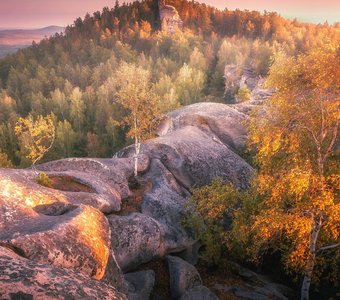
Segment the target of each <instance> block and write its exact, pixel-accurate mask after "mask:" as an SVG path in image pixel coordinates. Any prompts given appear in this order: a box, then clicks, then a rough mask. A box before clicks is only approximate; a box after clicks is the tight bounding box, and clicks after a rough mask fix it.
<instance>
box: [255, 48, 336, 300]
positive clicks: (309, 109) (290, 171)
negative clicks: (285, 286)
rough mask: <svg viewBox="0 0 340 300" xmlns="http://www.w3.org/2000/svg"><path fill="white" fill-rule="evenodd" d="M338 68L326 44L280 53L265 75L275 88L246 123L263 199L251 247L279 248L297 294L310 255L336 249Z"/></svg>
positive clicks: (310, 267)
mask: <svg viewBox="0 0 340 300" xmlns="http://www.w3.org/2000/svg"><path fill="white" fill-rule="evenodd" d="M339 70H340V57H339V52H338V51H337V49H336V48H334V47H332V46H325V47H321V48H318V49H315V50H312V51H311V52H310V53H308V54H307V55H300V56H298V57H297V58H287V57H285V56H284V55H282V54H280V55H279V56H277V57H276V60H275V63H274V65H273V66H272V67H271V69H270V75H269V78H268V81H267V83H268V85H270V86H271V87H274V88H276V89H277V93H276V94H275V95H274V96H273V97H272V98H271V100H270V101H269V103H268V105H267V107H265V108H264V110H263V109H260V110H259V111H257V112H256V113H255V114H254V116H253V117H252V119H251V125H250V144H251V145H254V146H256V148H257V149H258V154H257V156H256V158H257V162H258V164H259V167H260V175H259V192H260V193H261V194H262V195H263V197H264V199H265V201H264V204H263V208H262V210H261V213H260V214H259V215H258V216H257V218H256V220H255V222H254V224H253V226H252V230H253V232H254V233H255V237H254V239H253V252H254V253H263V252H265V251H266V249H268V250H269V249H270V248H275V247H276V248H281V250H282V251H283V252H284V253H285V256H284V259H285V264H286V266H287V267H288V268H291V269H293V270H295V271H299V272H302V273H303V274H304V282H303V287H302V299H308V290H309V285H310V282H311V279H312V274H313V271H314V266H315V263H316V256H318V255H321V254H322V253H323V250H325V249H326V248H329V249H335V248H338V249H339V247H337V246H339V234H340V229H339V220H340V203H339V194H338V190H337V188H338V187H337V186H336V184H335V183H337V182H338V180H339V175H338V174H339V169H338V168H336V159H337V158H338V153H337V152H336V150H335V149H336V143H337V139H338V126H339V117H340V110H339V109H340V101H339V100H340V98H339V91H340V76H339ZM337 184H338V183H337ZM335 250H336V249H335ZM337 251H339V250H337Z"/></svg>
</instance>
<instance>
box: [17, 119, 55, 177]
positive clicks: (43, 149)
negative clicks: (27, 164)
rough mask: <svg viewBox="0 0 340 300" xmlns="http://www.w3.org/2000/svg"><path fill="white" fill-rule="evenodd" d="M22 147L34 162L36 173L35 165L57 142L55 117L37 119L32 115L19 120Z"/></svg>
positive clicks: (18, 128) (19, 135) (18, 133)
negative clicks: (55, 141)
mask: <svg viewBox="0 0 340 300" xmlns="http://www.w3.org/2000/svg"><path fill="white" fill-rule="evenodd" d="M15 134H16V135H17V137H18V139H19V142H20V146H21V148H23V150H24V152H25V153H26V158H27V159H29V160H30V161H31V162H32V168H33V170H34V172H35V173H37V172H36V169H35V165H36V163H37V162H38V161H39V160H41V159H42V158H43V157H44V155H45V154H46V153H47V152H48V151H49V150H50V149H51V148H52V145H53V142H54V140H55V126H54V115H53V114H50V115H48V116H46V117H43V116H40V115H39V116H38V117H37V118H36V119H34V118H33V116H32V115H28V117H27V118H19V120H18V121H17V123H16V126H15Z"/></svg>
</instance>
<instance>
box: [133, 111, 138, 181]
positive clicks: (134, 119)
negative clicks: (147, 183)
mask: <svg viewBox="0 0 340 300" xmlns="http://www.w3.org/2000/svg"><path fill="white" fill-rule="evenodd" d="M133 121H134V129H135V155H134V175H135V177H137V175H138V155H139V152H140V141H139V136H138V134H137V126H138V125H137V114H136V112H134V114H133Z"/></svg>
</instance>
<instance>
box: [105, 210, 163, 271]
mask: <svg viewBox="0 0 340 300" xmlns="http://www.w3.org/2000/svg"><path fill="white" fill-rule="evenodd" d="M107 218H108V220H109V223H110V227H111V241H112V249H113V251H114V253H115V257H116V259H117V263H118V265H119V266H120V267H121V269H122V270H123V271H127V270H130V269H133V268H134V267H137V266H139V265H141V264H143V263H146V262H148V261H150V260H151V259H153V258H154V257H156V256H162V255H163V252H164V249H163V240H162V236H163V234H162V233H161V227H160V224H159V223H158V222H157V221H156V220H154V219H153V218H151V217H149V216H146V215H144V214H141V213H132V214H130V215H128V216H118V215H109V216H108V217H107Z"/></svg>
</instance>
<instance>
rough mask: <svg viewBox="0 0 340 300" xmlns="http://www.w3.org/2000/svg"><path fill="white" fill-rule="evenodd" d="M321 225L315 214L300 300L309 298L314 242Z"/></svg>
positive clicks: (320, 220) (313, 260)
mask: <svg viewBox="0 0 340 300" xmlns="http://www.w3.org/2000/svg"><path fill="white" fill-rule="evenodd" d="M321 226H322V217H321V216H317V217H316V218H315V219H314V224H313V229H312V232H311V233H310V237H309V253H308V258H307V264H306V270H305V274H304V278H303V283H302V288H301V300H309V287H310V284H311V281H312V275H313V270H314V265H315V254H316V242H317V240H318V235H319V232H320V229H321Z"/></svg>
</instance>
